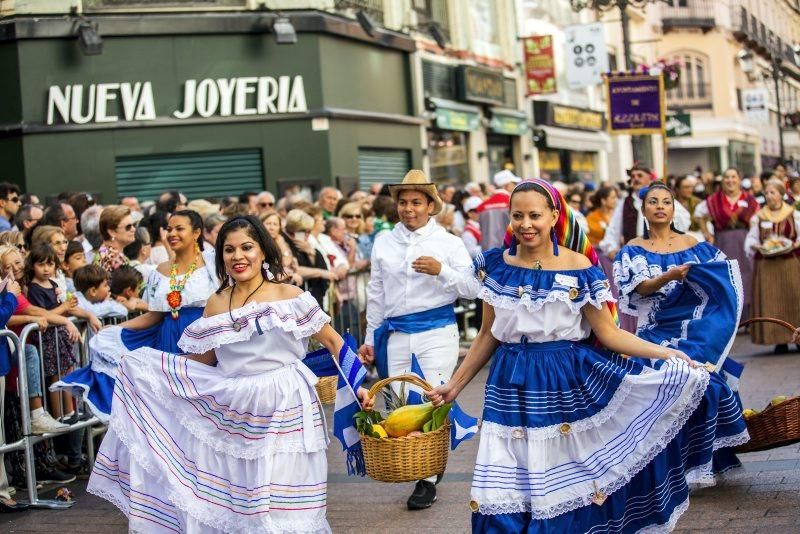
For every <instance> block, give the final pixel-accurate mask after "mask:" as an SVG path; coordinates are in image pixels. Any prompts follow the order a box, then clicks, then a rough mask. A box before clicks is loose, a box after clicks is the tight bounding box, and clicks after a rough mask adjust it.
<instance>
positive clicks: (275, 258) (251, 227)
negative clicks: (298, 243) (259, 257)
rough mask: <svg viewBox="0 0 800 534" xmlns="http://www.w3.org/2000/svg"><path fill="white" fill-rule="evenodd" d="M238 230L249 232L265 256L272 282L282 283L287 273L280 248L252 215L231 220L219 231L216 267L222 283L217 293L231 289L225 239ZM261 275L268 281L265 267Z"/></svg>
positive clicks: (239, 216) (215, 259)
mask: <svg viewBox="0 0 800 534" xmlns="http://www.w3.org/2000/svg"><path fill="white" fill-rule="evenodd" d="M237 230H244V231H245V232H247V235H248V236H250V237H251V238H252V239H253V240H254V241H255V242H256V243H257V244H258V246H259V247H260V248H261V252H262V253H263V254H264V261H266V262H267V265H268V266H269V271H270V272H271V273H272V274H273V275H274V278H273V280H272V281H273V282H275V283H280V282H282V281H283V280H284V278H286V273H285V272H284V270H283V263H282V262H281V251H280V249H279V248H278V245H276V244H275V241H273V240H272V238H271V237H270V236H269V234H268V233H267V230H266V228H264V225H263V224H262V223H261V221H259V220H258V219H257V218H256V217H254V216H252V215H238V216H236V217H234V218H232V219H231V220H229V221H226V222H225V223H224V224H223V225H222V228H220V229H219V234H218V235H217V242H216V244H215V245H216V254H215V258H214V266H215V267H216V270H217V278H219V279H220V280H221V281H222V284H221V285H220V286H219V289H218V290H217V293H220V292H222V290H223V289H225V288H227V287H229V284H228V273H227V272H226V271H225V259H224V256H223V254H224V250H223V249H224V248H225V239H226V238H227V237H228V234H230V233H231V232H235V231H237ZM261 275H262V276H263V277H264V278H265V279H268V275H267V273H266V272H265V271H264V269H263V267H262V269H261Z"/></svg>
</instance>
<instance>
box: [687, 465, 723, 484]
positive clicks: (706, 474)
mask: <svg viewBox="0 0 800 534" xmlns="http://www.w3.org/2000/svg"><path fill="white" fill-rule="evenodd" d="M713 466H714V462H713V460H712V461H710V462H708V463H705V464H703V465H701V466H698V467H695V468H694V469H690V470H689V471H687V472H686V484H688V485H689V489H690V490H696V489H701V488H710V487H711V486H715V485H716V484H717V476H716V475H715V474H714V467H713Z"/></svg>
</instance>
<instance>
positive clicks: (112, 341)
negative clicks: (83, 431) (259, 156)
mask: <svg viewBox="0 0 800 534" xmlns="http://www.w3.org/2000/svg"><path fill="white" fill-rule="evenodd" d="M166 234H167V244H168V245H169V247H170V248H171V249H172V250H173V251H174V253H175V261H174V263H172V262H165V263H162V264H160V265H159V266H158V268H156V269H155V270H154V271H153V272H152V273H151V275H150V277H149V278H148V279H147V282H146V284H145V288H144V292H143V295H142V299H143V300H144V301H145V302H146V303H147V305H148V307H149V310H150V311H148V312H147V313H145V314H143V315H140V316H138V317H134V318H133V319H130V320H128V321H125V322H124V323H121V324H120V325H118V326H111V327H107V328H104V329H103V330H101V331H100V333H99V334H98V335H96V336H95V337H93V338H92V339H91V340H90V341H89V347H90V349H91V355H92V361H91V363H90V364H89V365H88V366H86V367H82V368H80V369H77V370H76V371H74V372H72V373H70V374H68V375H67V376H65V377H64V378H62V379H61V380H60V381H59V382H56V383H55V384H53V385H52V386H51V390H57V389H69V390H72V391H73V392H74V393H76V394H82V395H83V397H84V400H85V401H86V404H87V405H88V406H89V407H90V408H91V410H92V412H93V413H94V414H95V415H96V416H97V417H98V418H99V419H100V420H101V421H107V420H108V417H109V414H110V413H111V401H112V398H113V392H114V376H116V372H117V363H118V362H119V358H120V356H121V355H122V354H125V353H127V352H130V351H132V350H134V349H138V348H139V347H150V348H153V349H157V350H164V351H168V352H178V339H180V337H181V334H183V330H184V329H185V328H186V327H187V326H188V325H189V324H191V323H192V322H193V321H195V320H196V319H198V318H199V317H200V316H201V315H202V313H203V307H204V306H205V305H206V299H208V297H209V295H211V294H213V293H214V291H216V289H217V288H218V287H219V281H218V279H217V274H216V272H214V265H213V255H208V256H206V255H204V254H203V252H202V251H203V242H204V240H203V220H202V219H201V218H200V215H198V214H197V213H196V212H194V211H191V210H183V211H178V212H176V213H174V214H173V215H172V216H170V218H169V219H168V221H167V232H166Z"/></svg>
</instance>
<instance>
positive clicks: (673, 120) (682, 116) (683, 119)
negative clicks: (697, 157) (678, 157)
mask: <svg viewBox="0 0 800 534" xmlns="http://www.w3.org/2000/svg"><path fill="white" fill-rule="evenodd" d="M689 135H692V116H691V115H689V114H688V113H677V114H675V115H670V116H669V117H667V137H686V136H689Z"/></svg>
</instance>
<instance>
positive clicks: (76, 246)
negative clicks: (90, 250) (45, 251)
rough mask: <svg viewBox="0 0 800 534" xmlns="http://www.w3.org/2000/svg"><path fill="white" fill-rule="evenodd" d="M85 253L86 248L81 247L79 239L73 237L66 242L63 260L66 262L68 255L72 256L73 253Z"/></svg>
mask: <svg viewBox="0 0 800 534" xmlns="http://www.w3.org/2000/svg"><path fill="white" fill-rule="evenodd" d="M79 253H80V254H85V253H86V250H85V249H84V248H83V245H82V244H81V242H80V241H75V240H74V239H73V240H72V241H70V242H69V243H67V251H66V252H65V253H64V262H65V263H66V262H67V260H69V258H70V256H74V255H75V254H79Z"/></svg>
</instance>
